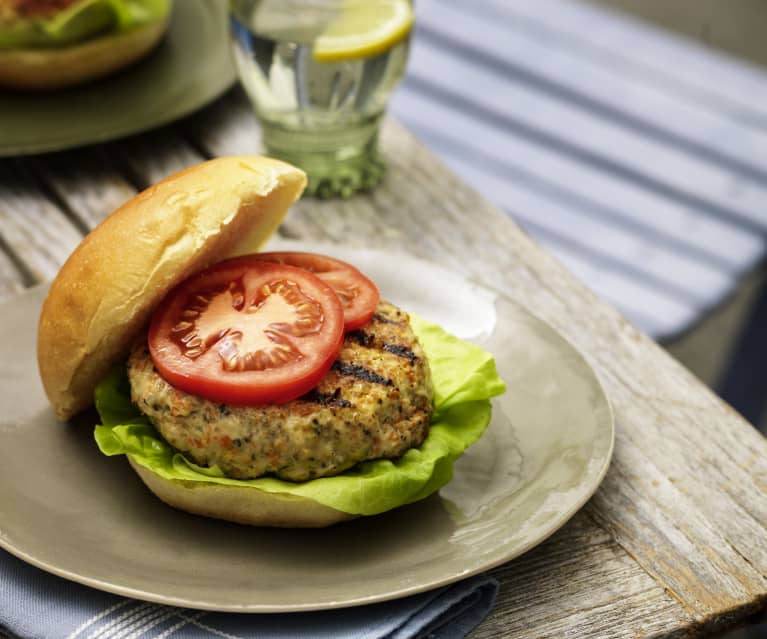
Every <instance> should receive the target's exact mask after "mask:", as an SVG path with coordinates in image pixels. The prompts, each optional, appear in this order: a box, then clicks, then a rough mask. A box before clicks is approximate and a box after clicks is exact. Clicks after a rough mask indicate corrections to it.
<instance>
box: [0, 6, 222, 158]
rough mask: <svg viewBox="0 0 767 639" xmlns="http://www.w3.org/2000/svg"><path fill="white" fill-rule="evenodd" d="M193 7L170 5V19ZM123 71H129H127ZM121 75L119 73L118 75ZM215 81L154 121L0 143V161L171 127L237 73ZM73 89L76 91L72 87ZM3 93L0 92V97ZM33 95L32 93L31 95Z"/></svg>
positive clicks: (212, 98)
mask: <svg viewBox="0 0 767 639" xmlns="http://www.w3.org/2000/svg"><path fill="white" fill-rule="evenodd" d="M196 5H197V6H202V7H210V8H212V10H214V11H218V10H220V9H219V5H218V3H217V2H215V1H214V2H210V0H196ZM193 6H194V5H193V3H192V2H191V1H190V0H182V1H181V2H174V3H173V14H172V17H171V21H172V20H178V19H179V18H178V17H177V16H178V12H190V13H191V12H193V11H196V9H194V8H192V7H193ZM191 22H192V23H193V24H197V21H195V20H193V21H191ZM165 37H166V38H170V37H173V30H172V29H171V28H169V29H168V31H167V33H166V36H165ZM163 44H164V40H163V41H162V42H161V43H160V46H162V45H163ZM156 53H157V52H156V51H153V52H151V53H150V54H149V56H148V57H147V59H146V60H142V61H139V63H138V64H142V63H149V62H151V60H150V58H151V56H152V55H155V54H156ZM179 62H180V59H176V60H175V61H174V66H175V65H178V64H179ZM125 71H128V69H126V70H125ZM118 73H120V72H118ZM214 80H215V81H214V82H210V83H208V87H209V88H208V89H207V90H206V91H205V92H204V93H201V94H200V97H199V98H198V99H196V100H192V101H190V102H189V103H187V104H185V105H184V106H183V107H182V108H174V109H168V110H166V111H165V112H163V113H162V114H160V115H157V116H156V117H154V118H150V119H148V120H146V121H144V122H142V123H141V124H130V125H124V126H114V127H111V128H105V129H98V130H95V131H94V132H92V133H90V134H89V135H87V136H84V135H78V136H73V137H66V136H62V137H57V138H56V139H54V140H43V141H39V142H26V143H15V144H8V145H4V144H2V142H0V158H11V157H25V156H30V155H38V154H42V153H56V152H61V151H67V150H71V149H77V148H81V147H87V146H92V145H94V144H104V143H106V142H112V141H115V140H120V139H123V138H127V137H130V136H132V135H136V134H139V133H146V132H147V131H151V130H153V129H156V128H159V127H162V126H165V125H167V124H171V123H172V122H175V121H177V120H181V119H183V118H185V117H187V116H189V115H191V114H193V113H195V112H197V111H199V110H200V109H201V108H203V107H205V106H207V105H208V104H210V103H211V102H213V101H215V100H216V99H218V98H219V97H221V96H222V95H223V94H224V93H226V92H227V91H228V90H229V89H231V88H232V86H234V85H235V84H236V82H237V73H236V71H235V69H234V65H230V72H229V73H228V74H223V73H222V74H220V75H219V74H216V77H215V78H214ZM109 81H110V78H109V77H107V78H104V79H103V80H102V81H97V83H96V84H94V85H93V86H98V83H99V82H104V83H108V82H109ZM142 82H145V80H144V79H143V78H142V77H139V81H137V82H136V83H135V84H137V85H141V84H142ZM75 90H76V88H75ZM2 93H5V91H0V95H2ZM31 95H33V94H31ZM62 95H63V93H59V94H56V95H54V96H53V98H54V99H61V97H62ZM40 97H41V98H45V97H48V94H47V93H45V94H41V96H40ZM0 115H2V114H1V113H0Z"/></svg>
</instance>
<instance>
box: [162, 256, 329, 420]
mask: <svg viewBox="0 0 767 639" xmlns="http://www.w3.org/2000/svg"><path fill="white" fill-rule="evenodd" d="M343 329H344V312H343V308H342V307H341V303H340V301H339V299H338V296H337V295H336V294H335V293H334V292H333V290H332V289H331V288H330V286H328V285H327V284H326V283H325V282H323V281H322V280H321V279H319V278H318V277H316V276H315V275H312V274H311V273H310V272H308V271H306V270H304V269H301V268H297V267H294V266H290V265H286V264H276V263H269V262H265V261H264V260H261V259H253V258H251V257H248V256H246V257H239V258H234V259H232V260H226V261H224V262H220V263H218V264H216V265H214V266H212V267H210V268H209V269H207V270H205V271H202V272H201V273H198V274H197V275H193V276H192V277H190V278H189V279H187V280H185V281H184V282H182V283H181V284H179V285H178V286H177V287H176V288H175V289H173V290H172V291H171V292H170V294H169V295H168V296H167V297H166V298H165V300H164V301H163V302H162V304H161V305H160V306H159V307H158V308H157V310H156V311H155V313H154V315H153V316H152V321H151V324H150V328H149V352H150V354H151V356H152V360H153V361H154V364H155V367H156V368H157V370H158V371H159V373H160V375H162V377H163V378H164V379H165V380H166V381H167V382H168V383H170V384H171V385H172V386H175V387H176V388H178V389H180V390H183V391H186V392H188V393H192V394H195V395H199V396H200V397H204V398H206V399H209V400H212V401H215V402H224V403H228V404H240V405H243V404H244V405H259V404H276V403H284V402H288V401H290V400H292V399H295V398H297V397H300V396H301V395H303V394H304V393H307V392H308V391H310V390H311V389H312V388H314V387H315V386H317V384H318V383H319V381H320V380H321V379H322V378H323V376H324V375H325V373H327V371H328V369H329V368H330V366H331V365H332V364H333V362H334V361H335V359H336V357H338V354H339V352H340V350H341V345H342V343H343V337H344V330H343Z"/></svg>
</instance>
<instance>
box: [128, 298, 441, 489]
mask: <svg viewBox="0 0 767 639" xmlns="http://www.w3.org/2000/svg"><path fill="white" fill-rule="evenodd" d="M128 376H129V379H130V383H131V393H132V398H133V401H134V402H135V403H136V405H137V406H138V407H139V408H140V409H141V411H142V412H143V413H144V414H146V415H147V417H148V418H149V420H150V421H151V422H152V423H153V424H154V426H155V427H156V428H157V430H158V431H159V432H160V433H161V434H162V436H163V437H164V438H165V440H166V441H168V443H170V444H171V445H172V446H173V447H174V448H176V449H177V450H179V451H181V452H183V453H184V454H185V455H187V456H188V457H189V458H190V459H192V460H193V461H194V462H196V463H197V464H200V465H201V466H213V465H217V466H218V467H219V468H220V469H221V471H222V472H223V473H224V474H225V475H226V476H227V477H231V478H235V479H253V478H256V477H260V476H262V475H274V476H276V477H279V478H281V479H287V480H292V481H305V480H308V479H313V478H316V477H325V476H329V475H336V474H338V473H340V472H343V471H344V470H346V469H347V468H350V467H351V466H353V465H354V464H356V463H358V462H360V461H364V460H368V459H382V458H396V457H399V456H400V455H402V454H403V453H404V452H405V451H407V450H408V449H409V448H413V447H416V446H419V445H420V444H421V442H422V441H423V440H424V439H425V438H426V435H427V434H428V430H429V421H430V418H431V408H432V397H433V390H432V385H431V377H430V374H429V365H428V362H427V361H426V357H425V356H424V353H423V350H422V348H421V345H420V344H419V342H418V339H417V338H416V336H415V334H414V333H413V330H412V329H411V327H410V323H409V318H408V315H407V314H406V313H405V312H403V311H402V310H400V309H399V308H397V307H396V306H394V305H392V304H389V303H386V302H381V303H380V304H379V306H378V308H377V310H376V313H375V315H374V316H373V318H372V320H371V321H370V322H369V323H368V324H367V325H365V326H364V327H363V328H361V329H359V330H357V331H353V332H351V333H348V334H347V335H346V337H345V339H344V344H343V348H342V350H341V354H340V355H339V357H338V359H337V360H336V362H335V363H334V364H333V367H332V368H331V369H330V371H329V372H328V374H327V375H326V376H325V377H324V378H323V380H322V381H321V382H320V384H319V385H318V386H317V388H315V389H314V390H313V391H311V392H310V393H308V394H307V395H304V396H303V397H300V398H299V399H295V400H293V401H291V402H288V403H286V404H279V405H268V406H231V405H228V404H217V403H215V402H211V401H208V400H206V399H203V398H201V397H197V396H196V395H191V394H189V393H185V392H183V391H179V390H177V389H175V388H174V387H172V386H171V385H170V384H168V383H167V382H166V381H165V380H164V379H163V378H162V377H161V376H160V375H159V373H158V372H157V371H156V370H155V367H154V364H153V362H152V358H151V357H150V355H149V350H148V347H147V345H146V341H144V342H143V343H139V344H138V345H137V346H136V347H135V348H134V349H133V352H132V353H131V356H130V359H129V361H128Z"/></svg>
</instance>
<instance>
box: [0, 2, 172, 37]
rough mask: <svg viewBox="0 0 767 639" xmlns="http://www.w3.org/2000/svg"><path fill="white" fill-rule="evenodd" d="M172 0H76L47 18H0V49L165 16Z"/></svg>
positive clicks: (120, 28) (124, 27)
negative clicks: (3, 20) (7, 19)
mask: <svg viewBox="0 0 767 639" xmlns="http://www.w3.org/2000/svg"><path fill="white" fill-rule="evenodd" d="M170 7H171V0H79V2H75V3H74V4H73V5H72V6H70V7H68V8H67V9H65V10H64V11H60V12H59V13H57V14H56V15H54V16H52V17H50V18H32V19H24V20H17V21H14V22H9V23H3V22H0V49H11V48H42V47H60V46H66V45H69V44H73V43H76V42H81V41H83V40H86V39H87V38H91V37H95V36H98V35H101V34H103V33H110V32H118V33H119V32H122V31H128V30H129V29H133V28H135V27H139V26H142V25H144V24H146V23H148V22H152V21H154V20H161V19H163V18H165V17H166V16H167V15H168V13H169V12H170Z"/></svg>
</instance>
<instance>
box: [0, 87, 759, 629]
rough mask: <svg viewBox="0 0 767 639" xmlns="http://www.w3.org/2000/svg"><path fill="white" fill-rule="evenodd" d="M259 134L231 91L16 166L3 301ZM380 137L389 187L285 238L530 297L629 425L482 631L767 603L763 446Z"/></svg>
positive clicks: (410, 151) (0, 184)
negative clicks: (173, 117)
mask: <svg viewBox="0 0 767 639" xmlns="http://www.w3.org/2000/svg"><path fill="white" fill-rule="evenodd" d="M257 140H258V128H257V125H256V124H255V121H254V119H253V117H252V114H251V113H250V109H249V107H248V105H247V103H246V102H245V100H244V97H243V96H242V94H241V93H240V92H239V91H233V92H230V93H229V94H227V95H226V96H225V97H224V99H223V100H221V101H219V102H217V103H216V104H215V105H213V106H212V107H211V108H209V109H206V110H204V111H203V112H201V113H200V114H198V115H197V116H195V117H193V118H189V119H187V120H186V121H184V122H183V123H181V124H179V125H177V126H175V127H169V128H165V129H162V130H159V131H156V132H152V133H150V134H148V135H146V136H140V137H137V138H133V139H130V140H126V141H123V142H117V143H113V144H111V145H109V146H108V147H106V148H107V149H108V154H109V157H110V163H108V164H107V165H105V166H104V167H102V168H100V169H99V168H98V167H96V166H95V165H94V163H95V164H98V157H99V154H98V153H99V152H90V151H89V152H86V153H84V154H82V155H80V154H79V153H75V154H74V155H73V156H71V157H70V158H67V157H66V156H59V157H43V158H38V159H36V160H34V161H29V162H22V163H20V165H17V164H14V163H10V164H8V163H6V164H3V165H2V171H0V176H2V177H0V222H2V239H3V242H5V244H6V247H5V248H7V249H8V251H7V252H9V254H10V256H11V257H9V256H8V255H6V257H5V259H4V260H0V294H2V291H3V290H5V291H7V292H12V291H14V290H17V289H18V287H19V286H22V285H26V284H29V283H30V282H31V281H37V280H44V279H50V277H52V275H53V273H55V270H56V268H58V265H59V264H60V263H61V262H62V261H63V259H64V258H65V257H66V254H68V251H69V250H71V247H72V246H73V245H74V244H75V243H76V242H77V240H78V239H79V237H81V235H82V233H83V232H84V231H85V229H87V228H89V227H91V226H92V225H93V224H94V223H96V222H97V221H98V220H99V219H100V217H101V216H102V215H103V210H104V209H105V208H107V207H109V206H112V205H113V203H114V202H117V201H118V200H120V199H121V198H124V197H125V196H126V195H128V194H130V193H132V192H133V191H134V190H135V189H136V188H143V187H144V186H146V185H148V184H150V183H151V182H153V181H156V180H157V179H160V178H161V177H164V176H165V175H167V174H169V173H171V172H173V171H175V170H178V169H180V168H182V167H184V166H188V165H189V164H192V163H194V162H198V161H200V160H201V159H203V158H205V157H208V156H212V155H220V154H226V153H251V152H254V151H255V150H257V146H256V144H257ZM382 140H383V150H384V154H385V156H386V158H387V161H388V172H387V175H386V177H385V180H384V182H383V184H382V185H381V186H380V187H379V188H378V189H376V190H375V191H373V192H372V193H368V194H362V195H356V196H354V197H352V198H350V199H348V200H332V201H318V200H313V199H302V200H301V201H300V202H299V203H298V204H297V205H296V206H295V207H294V208H293V210H291V212H290V213H289V214H288V216H287V218H286V220H285V221H284V223H283V225H282V227H281V229H280V233H281V234H282V235H284V236H288V237H294V238H305V239H312V240H319V241H329V242H336V243H343V244H346V245H367V246H375V247H381V248H396V249H400V250H401V249H404V250H406V251H409V252H411V253H413V254H415V255H417V256H420V257H424V258H428V259H432V260H434V261H436V262H438V263H440V264H443V265H445V266H447V267H449V268H452V269H454V270H456V271H458V272H460V273H462V274H464V275H466V276H469V277H471V278H474V279H476V280H477V281H479V282H481V283H483V284H484V285H485V286H488V287H490V288H492V289H494V290H496V291H498V292H499V293H502V294H504V295H508V296H510V297H512V298H514V299H516V300H518V301H520V302H521V303H523V304H524V305H525V306H527V307H529V308H530V309H531V310H532V311H533V312H534V313H535V314H537V315H538V316H540V317H541V318H543V319H544V320H546V321H548V322H549V323H551V324H552V325H553V326H554V327H555V328H557V329H558V330H559V331H560V332H561V333H563V334H564V335H565V336H566V337H567V338H568V339H569V340H570V341H571V342H572V343H573V344H575V345H576V346H577V347H578V348H579V349H580V350H581V351H582V352H583V353H584V355H585V357H586V358H587V360H588V361H589V362H590V363H591V364H592V365H593V366H594V368H595V369H596V370H597V372H598V374H599V375H600V377H601V379H602V382H603V384H604V386H605V389H606V391H607V394H608V396H609V397H610V399H611V402H612V404H613V408H614V412H615V416H616V427H617V436H616V448H615V455H614V459H613V463H612V466H611V468H610V470H609V472H608V474H607V477H606V479H605V481H604V483H603V484H602V486H601V487H600V489H599V490H598V492H597V494H596V495H595V496H594V498H593V499H592V500H591V501H590V502H589V503H588V505H587V506H586V507H585V508H584V509H583V510H582V511H581V512H580V513H579V514H578V515H577V516H576V517H575V518H574V519H573V520H572V521H571V522H570V523H569V524H568V525H566V526H565V527H564V528H563V529H562V530H560V531H559V532H558V533H557V534H556V535H554V536H553V537H552V538H551V539H550V540H548V541H547V542H546V543H544V544H543V545H541V546H540V547H538V548H537V549H535V550H534V551H532V552H531V553H528V554H526V555H524V556H522V557H520V558H518V559H517V560H515V561H512V562H510V563H509V564H506V565H504V566H502V567H500V568H498V569H496V570H495V571H494V574H495V575H496V576H498V577H499V578H500V579H501V582H502V589H501V593H500V595H499V599H498V603H497V606H496V608H495V609H494V610H493V612H492V613H491V615H490V616H489V617H488V619H487V620H486V621H485V623H484V624H482V626H480V628H478V629H477V631H476V632H475V633H474V636H475V637H479V638H484V637H496V636H515V637H552V638H553V637H562V636H568V637H595V636H597V637H609V638H612V637H616V638H617V637H656V636H657V637H660V636H664V637H667V636H670V637H681V636H695V635H702V634H707V633H712V632H715V631H719V630H721V629H724V628H727V627H731V626H732V625H734V624H735V623H737V622H738V621H740V620H742V619H745V618H746V617H747V616H749V615H751V614H753V613H754V612H756V611H759V610H764V609H765V608H767V528H765V525H766V524H767V442H765V440H764V438H763V437H762V436H761V435H759V434H758V433H757V432H756V431H755V430H754V429H753V428H751V427H750V426H749V425H748V424H747V423H746V422H745V421H744V420H742V419H741V418H740V417H739V416H738V415H736V414H734V413H733V411H732V410H731V409H730V408H729V407H727V406H726V405H725V404H723V403H722V402H721V401H720V400H719V399H718V398H717V397H716V396H714V395H713V394H712V393H711V392H710V391H708V390H707V389H706V388H705V387H703V386H702V385H701V384H700V383H699V382H698V381H697V380H696V379H695V378H694V377H693V376H692V375H691V374H690V373H689V372H687V371H686V370H685V369H684V368H683V367H682V366H681V365H679V364H678V363H677V362H675V361H674V360H673V359H672V358H670V357H669V356H668V355H667V354H666V353H665V351H663V350H662V349H661V348H660V347H659V346H658V345H657V344H655V343H654V342H652V341H651V340H650V339H648V338H647V337H645V336H644V335H642V334H641V333H640V332H639V331H638V330H637V329H636V328H634V327H633V326H631V325H630V324H629V323H627V322H626V321H625V320H624V319H623V318H622V317H621V316H619V315H618V313H617V312H616V311H615V310H613V309H612V308H610V307H608V306H606V305H605V304H604V303H602V302H600V301H599V300H598V299H597V298H596V297H595V296H594V295H593V294H592V293H591V292H590V291H588V290H587V289H586V288H585V287H584V286H583V285H582V284H581V283H580V282H578V281H577V280H576V279H575V277H574V276H573V275H572V274H570V273H569V272H568V271H567V270H566V269H564V268H563V267H562V266H561V265H560V264H559V263H558V262H557V261H556V260H555V259H554V258H553V257H551V256H550V255H549V254H547V253H545V252H543V251H541V249H540V248H539V247H538V246H537V245H536V244H535V243H534V242H533V241H532V240H531V239H530V238H529V237H528V236H526V235H525V234H524V233H523V232H521V231H520V229H519V227H517V226H516V225H515V224H514V223H513V222H512V221H511V220H510V219H509V218H508V217H507V216H505V215H504V214H503V213H501V212H499V211H498V210H497V209H495V208H494V207H493V206H491V205H490V204H488V203H487V202H485V201H484V200H483V199H482V198H481V197H480V196H478V194H476V193H475V192H473V191H472V190H471V189H470V188H469V187H467V186H466V185H465V184H464V183H463V182H462V181H461V180H460V178H459V177H457V176H455V175H454V174H453V173H452V172H450V171H449V170H448V169H447V168H446V167H445V166H444V165H442V164H441V163H440V162H439V161H438V160H436V159H435V158H434V157H433V156H432V155H431V154H430V153H429V152H428V151H427V150H426V149H425V148H424V147H423V146H422V145H421V144H420V143H419V142H418V141H417V140H415V139H414V138H413V137H412V136H411V135H410V134H409V133H408V132H407V131H405V130H404V129H403V128H402V127H400V126H399V125H398V124H397V123H396V122H393V121H388V122H387V123H386V125H385V129H384V132H383V138H382ZM79 158H82V159H83V164H82V165H80V166H79V167H78V166H71V165H74V164H77V163H76V162H75V159H78V160H79ZM82 167H89V168H82ZM91 170H94V174H93V179H91V177H90V171H91ZM17 259H18V260H21V266H22V267H23V268H22V270H21V271H20V270H19V268H18V266H17V264H16V260H17ZM24 269H28V271H29V277H25V276H24V274H23V271H24ZM6 294H8V293H6Z"/></svg>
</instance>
